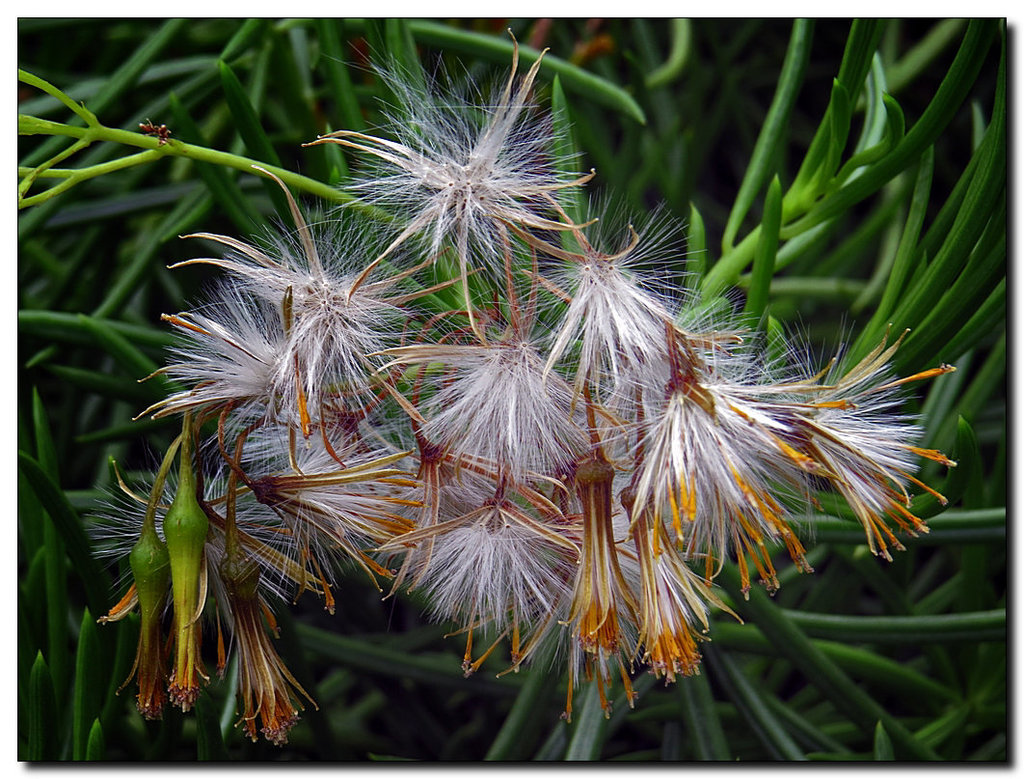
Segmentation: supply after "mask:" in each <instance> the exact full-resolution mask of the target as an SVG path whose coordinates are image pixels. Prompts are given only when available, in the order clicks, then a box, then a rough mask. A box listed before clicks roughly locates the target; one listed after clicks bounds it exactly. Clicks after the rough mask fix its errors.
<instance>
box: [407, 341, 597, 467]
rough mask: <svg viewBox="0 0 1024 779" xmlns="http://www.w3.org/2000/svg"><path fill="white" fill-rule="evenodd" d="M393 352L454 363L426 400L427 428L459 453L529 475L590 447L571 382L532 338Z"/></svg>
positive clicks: (435, 439)
mask: <svg viewBox="0 0 1024 779" xmlns="http://www.w3.org/2000/svg"><path fill="white" fill-rule="evenodd" d="M400 353H401V354H400ZM393 354H394V355H396V356H397V358H398V360H401V361H403V362H408V363H412V362H427V361H431V360H438V361H442V362H444V363H445V364H446V365H447V366H449V367H450V368H451V369H452V374H451V376H450V377H448V378H446V379H445V380H444V382H443V384H442V386H441V388H440V389H439V390H438V392H437V393H436V394H435V395H434V396H433V397H431V398H429V399H428V400H427V401H426V402H425V417H426V425H425V426H424V429H423V432H424V435H425V436H426V437H427V439H428V440H430V441H432V442H434V443H436V444H438V445H441V446H443V447H445V448H447V449H449V450H450V451H451V452H452V453H453V454H456V455H461V456H467V457H471V458H480V459H483V460H486V461H488V462H489V463H491V464H492V465H493V466H494V467H497V468H498V469H499V471H502V472H507V473H509V474H511V475H513V476H515V477H524V476H526V475H527V474H528V473H531V472H536V473H542V474H552V473H557V472H559V471H561V470H562V469H564V468H566V467H567V466H568V465H569V464H570V463H572V462H573V461H574V460H575V459H576V458H577V457H578V456H579V455H580V454H581V453H582V452H583V450H584V448H585V446H586V437H585V436H584V433H583V430H582V427H581V425H580V421H581V420H580V415H579V409H578V408H577V409H574V406H573V398H572V391H571V388H570V387H569V386H568V385H567V384H566V383H565V382H564V381H563V380H562V379H560V378H559V377H557V376H545V375H544V363H543V360H542V358H541V356H540V354H539V353H538V352H537V350H536V348H535V347H534V346H533V345H532V344H531V343H529V342H527V341H523V340H520V339H518V338H514V337H510V338H508V339H507V340H504V341H500V342H491V343H490V344H489V345H488V346H451V347H445V346H441V347H436V348H435V347H430V346H425V347H409V349H408V350H394V351H393Z"/></svg>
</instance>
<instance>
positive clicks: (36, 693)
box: [25, 652, 59, 762]
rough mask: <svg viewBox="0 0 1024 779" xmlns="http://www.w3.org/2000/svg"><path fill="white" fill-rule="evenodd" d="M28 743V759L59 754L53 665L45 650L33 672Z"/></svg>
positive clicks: (41, 758) (34, 664)
mask: <svg viewBox="0 0 1024 779" xmlns="http://www.w3.org/2000/svg"><path fill="white" fill-rule="evenodd" d="M28 699H29V710H28V744H27V747H26V755H25V759H26V760H30V761H33V762H36V761H40V760H56V759H57V758H58V742H57V739H58V735H59V734H58V731H57V728H56V727H54V725H55V723H56V722H57V700H56V697H55V696H54V692H53V679H52V678H51V677H50V669H49V668H48V667H47V665H46V661H45V660H44V659H43V653H42V652H40V653H39V654H37V655H36V660H35V662H34V663H33V664H32V672H31V674H30V676H29V698H28Z"/></svg>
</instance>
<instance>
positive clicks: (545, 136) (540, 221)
mask: <svg viewBox="0 0 1024 779" xmlns="http://www.w3.org/2000/svg"><path fill="white" fill-rule="evenodd" d="M379 73H380V75H381V77H382V79H383V80H384V82H385V83H386V85H387V86H388V88H389V90H390V91H391V93H392V94H393V95H394V96H395V99H396V100H397V106H396V107H394V108H393V109H391V110H387V111H385V116H386V122H385V126H384V127H382V128H381V131H382V135H383V136H390V137H391V138H393V139H394V140H388V139H387V138H386V137H375V136H370V135H363V134H361V133H351V132H343V133H335V134H333V135H334V137H333V138H332V139H331V140H335V141H337V142H339V143H342V144H343V145H345V146H349V147H352V148H355V149H357V150H359V151H361V152H363V153H364V154H365V155H366V156H367V157H368V158H369V160H370V162H371V167H370V168H369V169H368V170H366V171H365V172H364V173H363V174H362V176H361V177H360V178H358V179H357V180H356V182H355V183H354V185H353V188H354V189H355V190H356V191H357V192H359V193H360V195H361V196H362V198H363V200H365V201H367V202H370V203H373V204H374V205H377V206H380V207H382V208H383V209H384V210H387V211H389V212H391V213H394V214H396V215H399V216H400V217H401V218H402V220H403V222H404V223H405V225H406V228H405V230H404V231H403V232H402V234H401V235H400V236H399V238H398V239H397V240H396V243H397V242H400V241H402V240H404V239H405V238H406V237H407V236H408V235H411V234H416V233H419V234H421V235H423V236H424V237H426V238H427V240H428V242H429V246H430V253H431V254H437V253H438V252H439V251H440V250H441V248H442V247H443V246H444V245H445V243H446V242H449V241H450V242H451V243H452V244H454V245H455V247H456V251H457V253H458V255H459V257H460V259H461V261H462V262H463V263H464V264H467V263H470V255H471V256H472V258H473V262H472V264H474V265H475V264H476V263H477V262H480V263H481V264H482V266H483V267H484V268H493V269H496V270H500V267H501V262H502V257H503V254H502V249H503V239H502V233H503V230H504V228H503V227H502V223H503V222H509V223H513V224H519V225H524V226H532V227H542V226H548V224H549V223H548V219H550V218H551V216H552V212H551V208H550V202H549V200H548V195H549V193H551V192H553V191H555V190H557V189H560V188H562V187H564V186H568V185H569V184H570V182H571V181H572V180H573V178H575V177H567V176H565V175H561V174H559V173H558V172H556V171H555V169H554V166H553V165H552V163H551V160H552V129H551V120H550V117H549V116H547V115H546V114H541V113H540V112H538V111H537V110H536V109H535V107H534V106H533V105H532V104H531V103H530V101H529V92H530V89H531V87H532V84H533V80H534V78H535V75H536V71H535V70H534V69H531V71H530V72H529V73H528V74H526V76H525V77H523V78H522V79H521V80H520V81H518V82H516V81H515V74H514V73H513V74H512V75H511V76H510V80H509V82H508V83H507V85H504V86H503V87H501V88H500V89H498V90H496V91H495V93H494V95H493V97H492V98H491V100H490V101H487V102H485V103H483V104H482V103H481V101H480V98H479V96H478V95H472V96H469V97H467V95H466V92H467V91H468V90H465V89H463V90H461V92H459V91H456V90H453V89H452V88H451V87H450V86H440V85H439V84H438V83H437V82H436V81H435V82H433V83H430V84H429V85H425V86H420V85H419V84H417V83H416V81H415V79H412V78H410V77H408V76H407V75H405V74H404V73H403V72H402V71H401V69H399V68H388V69H382V70H381V71H379Z"/></svg>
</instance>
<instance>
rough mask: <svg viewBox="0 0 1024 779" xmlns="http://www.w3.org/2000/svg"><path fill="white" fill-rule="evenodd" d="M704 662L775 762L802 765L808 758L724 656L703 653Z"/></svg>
mask: <svg viewBox="0 0 1024 779" xmlns="http://www.w3.org/2000/svg"><path fill="white" fill-rule="evenodd" d="M704 661H705V662H706V663H707V665H708V666H709V667H710V668H711V669H712V670H713V671H714V672H715V678H716V680H717V681H718V682H719V683H720V684H721V685H722V687H723V688H724V689H725V692H726V694H727V695H728V696H729V697H730V698H731V699H732V702H733V703H734V704H735V705H736V708H737V709H739V711H740V713H741V714H742V715H743V718H744V719H745V720H746V721H747V724H749V725H750V727H751V728H752V729H753V731H754V734H755V735H756V736H757V738H758V739H759V740H760V741H761V742H762V743H763V744H764V745H765V747H766V748H767V749H768V750H769V751H770V752H771V753H772V755H773V757H774V758H775V759H776V760H791V761H802V760H806V759H807V757H806V755H804V753H803V751H802V750H801V749H800V747H799V746H797V744H796V742H795V741H793V738H792V736H790V735H789V733H788V732H787V731H786V729H785V728H784V727H782V725H781V724H780V723H779V721H778V719H777V718H776V717H775V715H774V714H773V713H772V711H771V710H770V709H769V708H768V707H767V705H765V702H764V701H763V700H762V696H761V694H760V692H759V691H758V688H757V686H756V685H754V684H753V683H751V681H750V680H749V679H748V678H747V677H746V676H745V675H744V673H743V672H742V671H741V670H740V668H739V667H738V666H737V664H736V662H735V661H734V660H733V659H732V657H731V656H730V655H729V654H728V653H726V652H719V651H718V650H716V649H709V650H706V651H705V653H704Z"/></svg>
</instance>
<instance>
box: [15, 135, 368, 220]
mask: <svg viewBox="0 0 1024 779" xmlns="http://www.w3.org/2000/svg"><path fill="white" fill-rule="evenodd" d="M18 133H19V134H21V135H65V136H68V137H71V138H77V139H81V140H83V141H86V142H87V143H92V142H95V141H109V142H111V143H119V144H122V145H125V146H135V147H139V148H142V149H146V150H147V151H148V152H151V153H150V154H149V155H148V156H145V155H134V156H132V157H127V158H125V159H123V160H117V161H114V162H111V163H106V164H105V165H96V166H94V167H93V168H84V169H82V171H95V172H92V173H90V174H88V175H86V176H81V178H82V179H84V178H92V177H93V176H97V175H100V174H101V173H108V172H110V171H111V170H117V169H120V168H124V167H131V166H133V165H138V164H141V163H143V162H150V161H154V160H157V159H159V158H161V157H165V156H166V157H184V158H186V159H191V160H196V161H197V162H208V163H211V164H213V165H220V166H222V167H225V168H234V169H235V170H241V171H244V172H246V173H259V172H258V171H256V170H255V168H256V167H257V166H258V167H260V168H262V169H263V170H266V171H268V172H270V173H273V174H275V175H276V176H277V177H278V178H280V179H281V180H282V181H284V182H285V183H286V184H288V185H289V186H292V187H295V188H297V189H300V190H302V191H304V192H308V193H310V194H311V195H315V196H317V197H320V198H323V199H324V200H328V201H330V202H335V203H349V202H352V201H354V198H353V196H352V195H350V194H348V193H347V192H344V191H342V190H340V189H336V188H334V187H332V186H330V185H328V184H324V183H323V182H321V181H317V180H316V179H311V178H308V177H307V176H303V175H301V174H298V173H294V172H292V171H289V170H286V169H284V168H281V167H278V166H276V165H269V164H267V163H265V162H262V161H260V160H254V159H251V158H249V157H243V156H241V155H238V154H231V153H229V152H224V151H218V150H216V149H208V148H205V147H203V146H195V145H193V144H190V143H184V142H183V141H177V140H169V141H167V142H166V143H164V144H163V145H160V141H159V139H157V138H152V137H150V136H148V135H142V134H140V133H137V132H132V131H129V130H119V129H116V128H113V127H106V126H104V125H97V126H94V127H74V126H72V125H68V124H62V123H60V122H51V121H48V120H46V119H39V118H37V117H34V116H25V115H20V116H19V117H18ZM107 166H110V167H107ZM82 171H75V175H76V176H78V175H80V174H81V173H82ZM260 175H263V174H262V173H260ZM74 183H77V181H75V182H74ZM60 186H63V185H58V187H53V188H52V189H49V190H47V191H46V192H42V193H40V194H39V195H36V196H35V197H34V198H26V199H25V200H22V201H21V202H20V203H19V207H20V208H23V207H25V206H26V205H34V204H35V203H40V202H43V201H44V200H47V199H49V198H51V197H53V195H54V194H56V193H55V191H54V190H57V189H58V188H59V187H60ZM68 186H70V185H68ZM64 188H65V189H66V188H67V187H64ZM29 201H32V202H29ZM362 208H363V210H364V211H365V212H366V213H367V215H370V216H374V217H376V218H386V217H384V215H383V213H382V212H380V211H379V210H378V209H375V208H369V207H365V206H364V207H362Z"/></svg>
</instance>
